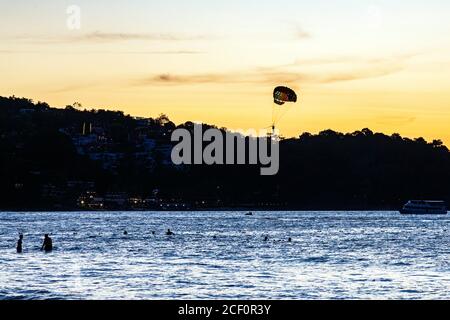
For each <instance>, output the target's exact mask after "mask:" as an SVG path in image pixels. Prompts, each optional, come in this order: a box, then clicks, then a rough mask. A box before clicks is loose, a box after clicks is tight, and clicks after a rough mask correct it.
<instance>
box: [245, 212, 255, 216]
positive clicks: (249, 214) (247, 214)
mask: <svg viewBox="0 0 450 320" xmlns="http://www.w3.org/2000/svg"><path fill="white" fill-rule="evenodd" d="M245 215H246V216H252V215H253V212H251V211H250V212H247V213H246V214H245Z"/></svg>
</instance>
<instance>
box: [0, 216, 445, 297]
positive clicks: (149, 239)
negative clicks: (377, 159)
mask: <svg viewBox="0 0 450 320" xmlns="http://www.w3.org/2000/svg"><path fill="white" fill-rule="evenodd" d="M168 228H170V229H171V230H172V231H173V232H175V236H173V237H167V236H166V235H165V231H166V230H167V229H168ZM125 230H126V231H127V232H128V234H127V235H124V231H125ZM449 230H450V219H449V217H448V216H435V217H434V216H422V217H420V216H401V215H399V214H398V213H395V212H340V213H337V212H256V213H255V215H253V216H245V215H244V213H243V212H147V213H145V212H74V213H7V212H3V213H0V248H1V253H0V299H11V298H13V299H15V298H21V299H178V298H179V299H206V298H208V299H232V298H235V299H330V298H331V299H362V298H379V299H391V298H400V299H449V298H450V290H449V289H450V263H449V257H450V241H449ZM152 231H155V234H152ZM19 232H22V233H24V235H25V238H24V253H23V254H16V253H15V242H16V240H17V238H18V237H17V235H18V233H19ZM44 233H51V234H52V238H53V242H54V246H55V250H54V251H53V252H52V253H49V254H45V253H43V252H40V251H39V248H40V246H41V244H42V239H43V234H44ZM266 236H267V237H268V238H269V241H267V242H265V241H263V240H264V237H266ZM289 237H291V238H292V242H288V241H287V240H288V238H289Z"/></svg>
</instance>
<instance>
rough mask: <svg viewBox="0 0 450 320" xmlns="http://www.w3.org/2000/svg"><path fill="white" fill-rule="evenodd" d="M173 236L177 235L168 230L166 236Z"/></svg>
mask: <svg viewBox="0 0 450 320" xmlns="http://www.w3.org/2000/svg"><path fill="white" fill-rule="evenodd" d="M173 235H175V233H173V232H172V231H170V229H167V232H166V236H173Z"/></svg>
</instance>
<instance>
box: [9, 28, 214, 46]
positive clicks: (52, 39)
mask: <svg viewBox="0 0 450 320" xmlns="http://www.w3.org/2000/svg"><path fill="white" fill-rule="evenodd" d="M205 39H209V37H208V36H205V35H184V34H175V33H126V32H123V33H113V32H100V31H95V32H90V33H83V34H76V35H58V36H32V35H21V36H16V37H14V40H15V41H23V42H33V43H73V42H86V43H108V42H124V41H168V42H170V41H174V42H175V41H195V40H205Z"/></svg>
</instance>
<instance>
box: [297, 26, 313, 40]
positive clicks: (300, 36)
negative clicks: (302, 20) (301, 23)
mask: <svg viewBox="0 0 450 320" xmlns="http://www.w3.org/2000/svg"><path fill="white" fill-rule="evenodd" d="M311 37H312V35H311V33H309V32H307V31H305V30H304V29H303V28H301V27H297V30H296V32H295V38H296V39H299V40H304V39H310V38H311Z"/></svg>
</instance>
